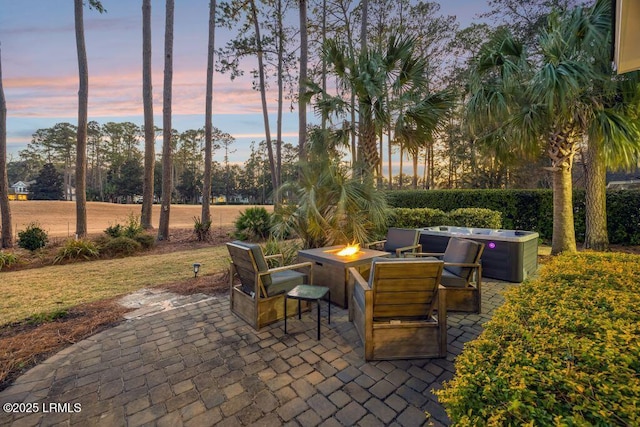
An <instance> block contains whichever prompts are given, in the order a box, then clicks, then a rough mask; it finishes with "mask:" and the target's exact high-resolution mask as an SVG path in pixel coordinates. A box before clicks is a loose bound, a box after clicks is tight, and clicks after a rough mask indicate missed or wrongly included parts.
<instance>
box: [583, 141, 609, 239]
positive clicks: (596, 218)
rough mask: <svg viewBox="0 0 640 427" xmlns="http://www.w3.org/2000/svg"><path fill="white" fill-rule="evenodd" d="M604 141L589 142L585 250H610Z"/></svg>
mask: <svg viewBox="0 0 640 427" xmlns="http://www.w3.org/2000/svg"><path fill="white" fill-rule="evenodd" d="M601 142H602V141H594V140H590V141H589V148H588V150H587V154H586V162H585V164H586V207H585V211H586V212H585V214H586V218H585V219H586V234H585V237H584V248H585V249H593V250H596V251H607V250H609V234H608V232H607V190H606V187H607V168H606V162H605V158H604V150H603V146H602V143H601Z"/></svg>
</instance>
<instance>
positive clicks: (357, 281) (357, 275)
mask: <svg viewBox="0 0 640 427" xmlns="http://www.w3.org/2000/svg"><path fill="white" fill-rule="evenodd" d="M349 274H351V276H353V281H354V283H355V284H356V285H358V286H359V287H361V288H362V289H363V290H365V291H368V290H370V289H371V288H370V287H369V283H368V282H367V281H366V280H364V278H363V277H362V275H361V274H360V272H359V271H358V270H356V269H355V268H354V267H349Z"/></svg>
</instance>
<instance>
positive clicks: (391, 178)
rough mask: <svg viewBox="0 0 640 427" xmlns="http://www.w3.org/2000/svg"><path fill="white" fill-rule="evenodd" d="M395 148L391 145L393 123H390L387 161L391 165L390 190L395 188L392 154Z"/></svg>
mask: <svg viewBox="0 0 640 427" xmlns="http://www.w3.org/2000/svg"><path fill="white" fill-rule="evenodd" d="M392 154H393V149H392V147H391V123H389V130H388V131H387V162H388V166H389V190H393V162H392V159H391V156H392Z"/></svg>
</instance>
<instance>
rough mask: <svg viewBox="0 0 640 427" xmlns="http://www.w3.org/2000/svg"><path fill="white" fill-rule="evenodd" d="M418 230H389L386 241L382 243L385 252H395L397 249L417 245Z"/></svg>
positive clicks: (393, 228) (392, 228)
mask: <svg viewBox="0 0 640 427" xmlns="http://www.w3.org/2000/svg"><path fill="white" fill-rule="evenodd" d="M419 238H420V230H419V229H417V228H395V227H391V228H389V231H387V241H386V242H385V243H384V251H385V252H395V251H396V249H398V248H404V247H405V246H412V245H417V244H418V239H419Z"/></svg>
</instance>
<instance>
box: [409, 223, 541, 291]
mask: <svg viewBox="0 0 640 427" xmlns="http://www.w3.org/2000/svg"><path fill="white" fill-rule="evenodd" d="M452 236H454V237H461V238H463V239H471V240H475V241H477V242H481V243H484V244H485V247H484V252H483V253H482V258H481V261H482V276H483V277H490V278H492V279H498V280H506V281H508V282H516V283H520V282H522V281H524V279H526V278H527V277H528V276H529V275H530V274H532V273H534V272H535V271H536V270H537V269H538V233H536V232H534V231H520V230H498V229H491V228H467V227H448V226H439V227H427V228H424V229H422V231H421V233H420V244H421V245H422V252H444V250H445V249H446V247H447V243H448V242H449V239H450V238H451V237H452Z"/></svg>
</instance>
